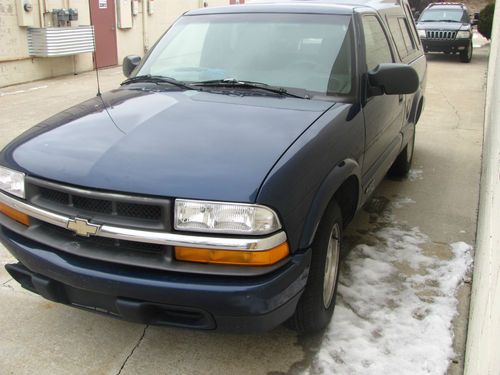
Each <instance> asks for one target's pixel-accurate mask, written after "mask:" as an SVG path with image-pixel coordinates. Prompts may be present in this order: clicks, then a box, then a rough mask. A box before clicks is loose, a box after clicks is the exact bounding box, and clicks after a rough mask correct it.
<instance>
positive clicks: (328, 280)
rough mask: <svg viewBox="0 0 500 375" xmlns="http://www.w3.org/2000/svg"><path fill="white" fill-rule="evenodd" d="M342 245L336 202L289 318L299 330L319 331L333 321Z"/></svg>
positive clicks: (320, 230) (322, 226)
mask: <svg viewBox="0 0 500 375" xmlns="http://www.w3.org/2000/svg"><path fill="white" fill-rule="evenodd" d="M341 246H342V213H341V211H340V207H339V206H338V204H337V203H336V202H335V201H332V202H331V203H330V205H329V206H328V208H327V210H326V212H325V214H324V216H323V218H322V220H321V222H320V225H319V227H318V231H317V232H316V237H315V239H314V242H313V246H312V258H311V266H310V268H309V276H308V278H307V285H306V287H305V290H304V292H303V293H302V296H301V297H300V300H299V302H298V304H297V308H296V310H295V313H294V315H293V316H292V317H291V318H290V319H289V320H288V321H287V325H288V326H289V327H290V328H293V329H295V330H296V331H298V332H299V333H313V332H317V331H320V330H322V329H324V328H326V326H328V323H330V320H331V319H332V315H333V309H334V307H335V297H336V294H337V281H338V277H339V266H340V253H341Z"/></svg>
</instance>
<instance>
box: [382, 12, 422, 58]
mask: <svg viewBox="0 0 500 375" xmlns="http://www.w3.org/2000/svg"><path fill="white" fill-rule="evenodd" d="M387 22H388V24H389V29H391V34H392V38H393V40H394V43H395V44H396V48H397V50H398V54H399V57H401V60H404V59H405V58H407V57H408V56H409V55H411V54H412V53H413V52H414V51H415V50H416V46H415V42H414V41H413V38H412V37H411V35H410V31H409V29H408V23H407V22H406V20H405V19H404V18H403V17H388V18H387Z"/></svg>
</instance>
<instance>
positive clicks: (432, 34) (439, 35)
mask: <svg viewBox="0 0 500 375" xmlns="http://www.w3.org/2000/svg"><path fill="white" fill-rule="evenodd" d="M456 35H457V32H456V31H441V30H427V31H426V36H427V39H455V37H456Z"/></svg>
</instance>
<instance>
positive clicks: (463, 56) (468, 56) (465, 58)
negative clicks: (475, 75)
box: [460, 40, 473, 63]
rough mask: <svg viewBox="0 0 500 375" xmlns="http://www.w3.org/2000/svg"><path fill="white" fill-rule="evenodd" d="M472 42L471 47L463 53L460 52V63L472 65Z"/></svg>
mask: <svg viewBox="0 0 500 375" xmlns="http://www.w3.org/2000/svg"><path fill="white" fill-rule="evenodd" d="M472 50H473V47H472V40H471V41H470V42H469V46H468V47H467V48H466V49H465V50H464V51H462V52H460V61H461V62H463V63H470V61H471V60H472Z"/></svg>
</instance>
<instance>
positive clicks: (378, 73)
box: [368, 64, 419, 96]
mask: <svg viewBox="0 0 500 375" xmlns="http://www.w3.org/2000/svg"><path fill="white" fill-rule="evenodd" d="M368 82H369V91H368V92H369V95H370V96H376V95H383V94H386V95H403V94H412V93H414V92H415V91H417V90H418V86H419V78H418V74H417V72H416V70H415V69H413V68H412V67H411V66H409V65H406V64H380V65H378V66H377V67H376V68H375V69H373V70H371V71H369V72H368Z"/></svg>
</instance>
